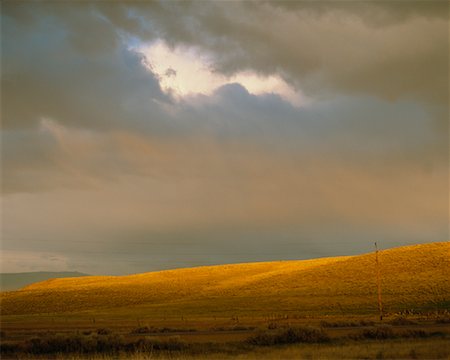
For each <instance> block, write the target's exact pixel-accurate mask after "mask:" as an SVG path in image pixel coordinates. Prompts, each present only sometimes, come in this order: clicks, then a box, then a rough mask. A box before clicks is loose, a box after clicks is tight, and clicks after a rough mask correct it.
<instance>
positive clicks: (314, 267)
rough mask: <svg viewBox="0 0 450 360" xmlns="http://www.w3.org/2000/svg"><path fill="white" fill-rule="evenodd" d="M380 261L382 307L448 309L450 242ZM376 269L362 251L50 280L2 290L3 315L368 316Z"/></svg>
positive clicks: (404, 250)
mask: <svg viewBox="0 0 450 360" xmlns="http://www.w3.org/2000/svg"><path fill="white" fill-rule="evenodd" d="M380 265H381V274H382V290H383V299H384V305H385V308H386V309H387V311H390V312H395V311H400V310H409V309H412V310H420V311H425V310H442V309H448V308H449V304H450V284H449V282H448V278H449V277H450V276H449V275H450V273H449V272H450V270H449V269H450V243H447V242H444V243H433V244H424V245H415V246H407V247H400V248H395V249H391V250H385V251H381V252H380ZM374 271H375V259H374V255H373V254H366V255H360V256H351V257H337V258H326V259H317V260H306V261H279V262H269V263H249V264H237V265H222V266H208V267H198V268H190V269H179V270H170V271H161V272H153V273H146V274H139V275H131V276H119V277H111V276H110V277H102V276H91V277H84V278H66V279H54V280H48V281H44V282H41V283H37V284H34V285H31V286H28V287H27V288H25V289H24V290H21V291H14V292H6V293H2V295H1V300H2V315H3V316H7V315H20V314H42V313H53V314H64V313H69V312H82V311H95V312H96V313H100V314H109V313H121V314H123V315H124V316H131V314H142V313H145V314H147V315H148V316H149V317H151V318H161V317H163V316H164V317H165V316H166V314H171V315H168V316H179V317H181V316H184V317H186V316H187V317H198V316H230V317H235V318H236V322H239V317H240V316H241V317H242V316H253V315H259V316H261V315H263V314H270V313H279V314H282V316H287V317H288V316H293V315H294V314H297V315H298V314H314V313H316V314H321V315H324V314H370V313H376V311H377V310H376V307H377V303H376V284H375V276H374V274H375V272H374ZM127 314H128V315H127ZM133 316H135V315H133Z"/></svg>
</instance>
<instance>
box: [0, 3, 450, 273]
mask: <svg viewBox="0 0 450 360" xmlns="http://www.w3.org/2000/svg"><path fill="white" fill-rule="evenodd" d="M448 6H449V5H448V3H447V2H444V1H414V2H380V1H373V2H319V3H317V2H264V3H261V2H210V3H205V2H152V3H126V2H123V3H118V2H114V3H113V2H111V3H101V2H92V3H86V2H63V3H56V2H40V3H31V2H13V1H4V2H3V3H2V79H1V82H2V143H1V147H2V193H3V195H2V223H3V225H2V248H3V249H4V253H5V254H6V255H5V260H6V261H5V260H4V261H3V263H6V264H8V261H7V260H8V259H7V256H8V255H7V254H11V253H12V254H14V259H15V260H14V269H16V268H17V266H18V265H17V263H18V261H19V262H20V259H22V258H23V259H24V260H23V262H24V264H25V263H26V262H29V261H31V260H30V259H33V258H37V259H39V261H38V263H39V266H42V267H44V266H45V264H43V260H42V259H45V258H46V257H45V256H41V255H39V256H38V255H36V256H33V255H32V254H33V252H34V253H36V254H46V253H51V254H52V256H53V257H56V258H59V259H64V261H60V262H58V264H63V265H64V267H66V268H73V269H77V270H80V271H85V272H89V273H95V272H98V273H101V272H103V273H126V272H134V271H146V270H152V269H158V268H170V267H175V266H191V265H202V264H210V263H226V262H238V261H256V260H269V259H287V258H308V257H313V256H326V255H335V254H346V253H356V252H360V251H367V250H370V247H371V244H372V242H373V241H374V240H379V241H381V243H382V244H384V246H385V247H388V246H393V245H401V244H406V243H414V242H427V241H437V240H441V241H442V240H447V239H448V201H449V193H448V79H449V76H448V46H449V45H448V44H449V42H448ZM157 39H160V40H163V41H165V42H166V43H167V44H168V45H169V46H171V47H179V46H182V47H194V48H195V49H197V50H198V51H201V52H203V53H204V54H207V55H208V56H209V57H210V58H211V59H212V64H213V70H214V71H216V72H220V73H223V74H226V75H232V74H235V73H237V72H240V71H253V72H256V73H259V74H261V75H274V74H275V75H279V76H281V77H282V78H283V79H285V80H286V81H287V82H288V83H290V84H291V85H292V86H294V87H296V88H297V89H299V90H300V91H302V92H303V93H305V94H307V95H308V96H310V97H311V99H312V102H311V103H309V104H306V105H304V106H302V107H294V106H293V105H291V104H290V103H289V102H287V101H286V100H285V99H283V98H282V97H281V96H280V95H277V94H263V95H254V94H251V93H249V92H248V91H247V90H246V89H245V88H244V87H243V86H242V85H240V84H227V85H224V86H222V87H220V88H218V89H217V90H216V91H215V92H213V93H212V94H210V95H192V96H189V97H186V98H183V99H181V100H180V99H178V100H177V99H175V98H174V97H173V96H172V95H171V94H168V93H165V92H164V91H163V90H162V88H161V86H160V83H159V79H158V76H157V75H156V74H153V73H152V72H151V71H150V70H149V69H148V67H146V66H145V62H146V61H149V60H150V61H151V59H146V58H145V56H144V55H143V54H139V53H138V52H136V50H133V48H136V45H139V44H148V43H151V42H152V41H154V40H157ZM238 248H239V250H237V249H238ZM20 253H22V254H23V257H22V258H21V257H20ZM100 253H102V254H104V256H103V258H104V261H103V262H102V261H98V256H99V254H100ZM50 265H51V264H50V263H49V267H50ZM52 266H53V265H52ZM28 268H29V267H28ZM52 269H53V268H52ZM4 270H6V271H8V268H7V267H6V268H5V269H4ZM43 270H45V269H43ZM61 270H65V269H61Z"/></svg>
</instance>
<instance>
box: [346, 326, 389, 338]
mask: <svg viewBox="0 0 450 360" xmlns="http://www.w3.org/2000/svg"><path fill="white" fill-rule="evenodd" d="M395 337H396V335H395V334H394V331H393V330H392V329H391V328H390V327H388V326H379V327H376V328H374V329H366V330H361V331H360V332H358V333H357V334H354V335H350V338H352V339H354V340H360V339H377V340H384V339H393V338H395Z"/></svg>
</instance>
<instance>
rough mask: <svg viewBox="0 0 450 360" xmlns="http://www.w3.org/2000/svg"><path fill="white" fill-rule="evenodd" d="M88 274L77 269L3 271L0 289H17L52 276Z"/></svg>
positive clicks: (65, 276)
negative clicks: (61, 270)
mask: <svg viewBox="0 0 450 360" xmlns="http://www.w3.org/2000/svg"><path fill="white" fill-rule="evenodd" d="M80 276H88V275H87V274H83V273H80V272H77V271H64V272H51V271H49V272H46V271H39V272H23V273H4V274H0V289H1V291H11V290H18V289H21V288H23V287H24V286H27V285H30V284H33V283H35V282H39V281H44V280H48V279H54V278H68V277H80Z"/></svg>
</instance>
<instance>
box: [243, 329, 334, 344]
mask: <svg viewBox="0 0 450 360" xmlns="http://www.w3.org/2000/svg"><path fill="white" fill-rule="evenodd" d="M329 339H330V338H329V337H328V335H327V334H325V333H324V332H323V330H319V329H314V328H307V327H289V328H286V329H281V330H277V331H273V332H272V331H265V332H261V333H259V334H257V335H255V336H252V337H250V338H249V339H248V340H247V342H248V343H249V344H252V345H259V346H271V345H279V344H294V343H319V342H325V341H328V340H329Z"/></svg>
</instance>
